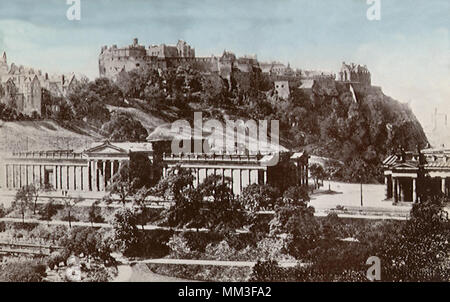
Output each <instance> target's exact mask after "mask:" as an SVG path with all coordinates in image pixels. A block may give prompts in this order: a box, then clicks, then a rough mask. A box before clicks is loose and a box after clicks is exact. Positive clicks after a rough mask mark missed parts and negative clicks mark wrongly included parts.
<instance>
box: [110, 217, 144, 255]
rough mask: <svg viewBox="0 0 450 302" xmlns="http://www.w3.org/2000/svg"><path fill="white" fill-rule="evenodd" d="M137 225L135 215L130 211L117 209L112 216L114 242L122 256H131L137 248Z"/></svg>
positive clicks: (138, 239) (138, 240) (138, 235)
mask: <svg viewBox="0 0 450 302" xmlns="http://www.w3.org/2000/svg"><path fill="white" fill-rule="evenodd" d="M137 224H138V221H137V217H136V214H135V213H133V211H131V210H130V209H119V210H118V211H117V212H116V214H115V215H114V221H113V228H114V240H115V242H116V245H117V246H118V247H119V249H120V250H122V252H123V253H124V254H132V253H134V252H136V251H135V250H136V248H138V247H139V242H140V234H139V230H138V227H137Z"/></svg>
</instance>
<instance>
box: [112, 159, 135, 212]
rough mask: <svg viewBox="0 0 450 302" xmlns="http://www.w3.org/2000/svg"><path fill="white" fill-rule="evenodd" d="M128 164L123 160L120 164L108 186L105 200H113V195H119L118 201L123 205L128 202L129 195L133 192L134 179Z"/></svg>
mask: <svg viewBox="0 0 450 302" xmlns="http://www.w3.org/2000/svg"><path fill="white" fill-rule="evenodd" d="M130 174H131V172H130V164H129V162H125V163H123V164H122V165H121V166H120V169H119V171H118V172H117V173H116V174H114V176H113V179H112V182H111V184H110V186H109V187H108V190H109V196H107V197H106V198H107V202H111V201H112V200H113V195H114V194H115V195H118V196H119V201H120V202H121V203H122V205H123V206H124V207H125V204H126V203H127V202H129V197H131V196H133V194H134V192H135V188H134V187H135V182H136V181H137V180H136V179H134V178H132V177H131V175H130Z"/></svg>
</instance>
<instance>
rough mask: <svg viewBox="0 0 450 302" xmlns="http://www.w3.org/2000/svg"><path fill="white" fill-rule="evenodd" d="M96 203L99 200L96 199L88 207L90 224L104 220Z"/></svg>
mask: <svg viewBox="0 0 450 302" xmlns="http://www.w3.org/2000/svg"><path fill="white" fill-rule="evenodd" d="M98 204H99V201H98V200H96V201H95V202H93V203H92V205H91V206H90V208H89V222H90V223H91V225H92V226H94V223H103V222H105V219H103V217H102V215H101V214H100V207H99V206H98Z"/></svg>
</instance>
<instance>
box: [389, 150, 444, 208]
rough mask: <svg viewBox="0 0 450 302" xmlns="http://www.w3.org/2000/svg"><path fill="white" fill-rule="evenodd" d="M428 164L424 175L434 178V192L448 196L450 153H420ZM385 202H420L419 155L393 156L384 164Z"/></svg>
mask: <svg viewBox="0 0 450 302" xmlns="http://www.w3.org/2000/svg"><path fill="white" fill-rule="evenodd" d="M421 153H422V154H423V156H424V158H425V160H426V163H425V164H424V170H425V171H424V172H425V174H426V175H428V176H429V177H431V179H432V186H433V188H432V189H433V190H434V191H436V192H442V193H443V194H445V195H446V196H448V195H449V188H450V149H446V148H427V149H424V150H422V151H421ZM383 169H384V182H385V186H386V199H392V200H393V201H395V202H397V201H406V202H417V201H418V194H417V173H418V172H419V153H417V152H405V153H403V155H400V154H397V155H391V156H389V157H388V158H386V159H385V160H384V162H383Z"/></svg>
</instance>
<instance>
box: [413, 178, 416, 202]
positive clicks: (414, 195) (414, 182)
mask: <svg viewBox="0 0 450 302" xmlns="http://www.w3.org/2000/svg"><path fill="white" fill-rule="evenodd" d="M412 199H413V200H412V201H413V202H417V178H413V179H412Z"/></svg>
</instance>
